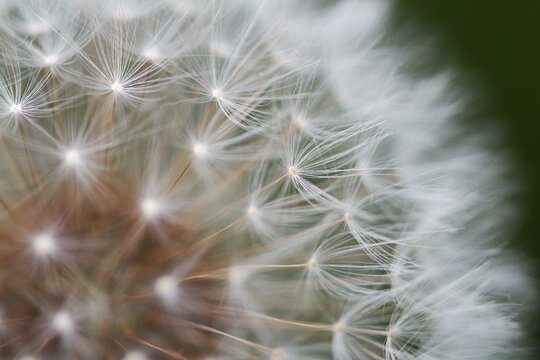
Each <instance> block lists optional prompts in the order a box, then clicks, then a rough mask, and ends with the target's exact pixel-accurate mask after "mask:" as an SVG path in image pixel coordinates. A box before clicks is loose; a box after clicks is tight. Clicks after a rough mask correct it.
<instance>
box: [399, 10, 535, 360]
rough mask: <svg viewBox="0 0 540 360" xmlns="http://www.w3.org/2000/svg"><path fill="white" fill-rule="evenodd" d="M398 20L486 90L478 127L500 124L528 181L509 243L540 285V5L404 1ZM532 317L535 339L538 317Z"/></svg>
mask: <svg viewBox="0 0 540 360" xmlns="http://www.w3.org/2000/svg"><path fill="white" fill-rule="evenodd" d="M395 20H397V21H396V22H395V23H396V26H397V27H398V28H399V27H403V29H405V28H407V29H409V26H411V25H412V27H414V28H415V29H416V31H417V32H418V34H419V35H421V34H422V33H423V34H436V36H438V37H439V39H438V40H439V44H438V46H437V54H436V55H434V56H435V57H437V60H436V61H437V62H439V63H441V64H442V63H446V65H448V64H450V65H456V64H457V65H458V66H459V69H460V71H464V72H465V73H467V74H472V75H473V76H474V77H475V78H476V79H477V80H478V81H479V83H480V84H482V85H483V86H484V87H485V89H486V90H488V96H487V99H488V100H489V103H488V104H487V108H486V109H487V110H486V114H485V115H486V116H484V117H481V118H479V119H478V120H477V121H478V122H479V124H478V125H479V126H481V127H489V126H492V125H502V127H503V129H504V131H505V136H506V140H507V141H508V144H509V145H508V146H509V147H511V148H512V150H513V151H514V155H515V162H516V164H515V165H516V167H515V169H516V172H515V176H516V178H517V179H518V180H519V181H521V182H522V184H523V185H522V186H521V188H520V193H519V194H518V199H517V200H518V205H519V207H520V208H521V211H522V215H521V221H520V223H519V224H517V225H518V233H517V235H516V236H515V238H514V239H512V241H511V243H510V246H511V248H513V249H516V250H517V251H520V252H522V253H525V254H526V255H528V256H529V258H530V259H531V264H532V266H531V267H532V270H531V271H532V272H536V274H533V275H534V276H535V278H536V279H537V284H540V272H539V266H537V265H536V264H538V263H539V259H540V236H539V233H540V90H539V89H540V1H539V0H515V1H509V0H451V1H450V0H407V1H405V0H403V1H398V2H397V9H396V13H395ZM479 171H481V169H479ZM537 289H539V290H540V286H537ZM539 292H540V291H539ZM528 320H529V321H528V329H527V330H528V333H529V334H530V339H531V340H533V342H536V341H534V339H540V325H539V324H540V316H538V315H537V316H536V317H535V318H533V317H531V318H530V319H528ZM531 352H534V350H532V351H531ZM531 358H535V357H534V355H533V354H531Z"/></svg>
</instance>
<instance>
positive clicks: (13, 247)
mask: <svg viewBox="0 0 540 360" xmlns="http://www.w3.org/2000/svg"><path fill="white" fill-rule="evenodd" d="M388 6H389V3H387V2H386V1H378V0H377V1H373V0H371V1H367V0H361V1H360V0H359V1H353V0H342V1H340V2H336V3H332V4H326V5H323V4H319V6H316V2H313V3H310V4H307V3H306V2H300V1H298V2H296V1H267V2H262V3H261V2H256V1H248V0H229V1H225V0H224V1H220V0H215V1H198V0H191V1H190V0H170V1H169V0H154V1H147V0H115V1H111V0H94V1H83V0H80V1H73V0H71V1H67V0H65V1H64V0H49V1H45V0H44V1H32V0H22V1H21V0H5V1H2V2H0V10H1V11H0V14H1V16H0V127H1V128H0V129H1V130H0V146H1V148H2V150H1V152H0V203H1V205H2V208H1V218H0V264H1V265H0V291H1V297H0V310H1V312H0V314H1V316H0V344H1V345H0V355H1V357H2V358H6V359H7V358H16V359H125V360H147V359H272V360H278V359H280V360H285V359H342V360H357V359H361V360H363V359H365V360H375V359H387V360H397V359H406V360H407V359H424V360H428V359H475V360H479V359H497V358H505V357H506V356H508V355H513V354H514V351H513V347H512V346H511V342H512V341H513V340H514V339H515V338H516V337H517V336H518V335H519V329H518V327H517V325H516V323H515V320H514V318H515V313H516V307H515V305H512V304H514V301H515V300H514V294H515V293H516V292H519V290H520V289H522V288H523V283H522V281H523V280H522V278H521V275H520V274H519V270H518V269H514V267H512V266H510V265H509V264H508V260H505V259H503V257H502V256H501V255H502V251H503V249H502V248H501V247H500V241H501V240H503V239H504V236H505V231H504V230H505V228H506V225H507V223H508V222H507V219H508V214H506V213H505V211H504V209H506V208H507V207H506V205H505V204H504V198H505V196H506V195H507V194H508V189H506V186H505V184H504V183H503V182H502V181H501V180H500V178H501V177H502V176H503V175H504V172H505V171H506V169H505V166H504V164H502V163H503V162H504V159H502V158H494V157H493V155H490V154H488V153H485V152H484V151H483V150H482V148H483V143H484V142H486V139H484V137H481V136H470V135H467V133H466V132H465V131H463V130H462V129H461V128H460V127H459V126H457V124H455V121H456V118H459V116H460V114H461V113H462V111H463V109H464V108H465V107H466V106H467V103H466V101H464V100H463V99H460V98H459V97H458V96H456V94H455V92H453V91H452V90H451V89H452V87H451V82H452V77H451V76H450V75H447V74H445V75H439V76H437V77H432V78H428V79H423V80H414V79H412V78H410V77H406V76H404V74H403V71H402V67H403V65H404V63H405V62H406V61H405V57H408V56H404V55H406V54H402V53H400V51H399V50H396V49H388V48H386V47H384V46H383V45H382V37H383V34H384V23H385V14H386V13H387V10H388ZM460 96H461V97H464V96H463V94H461V95H460ZM486 138H487V140H488V141H489V139H490V135H489V134H488V135H487V136H486Z"/></svg>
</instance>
